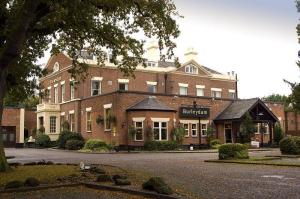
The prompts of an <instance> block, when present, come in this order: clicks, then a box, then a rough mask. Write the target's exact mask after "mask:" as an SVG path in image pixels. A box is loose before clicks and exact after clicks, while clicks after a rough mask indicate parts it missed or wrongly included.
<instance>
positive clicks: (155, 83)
mask: <svg viewBox="0 0 300 199" xmlns="http://www.w3.org/2000/svg"><path fill="white" fill-rule="evenodd" d="M146 83H147V85H153V86H156V85H157V82H150V81H146Z"/></svg>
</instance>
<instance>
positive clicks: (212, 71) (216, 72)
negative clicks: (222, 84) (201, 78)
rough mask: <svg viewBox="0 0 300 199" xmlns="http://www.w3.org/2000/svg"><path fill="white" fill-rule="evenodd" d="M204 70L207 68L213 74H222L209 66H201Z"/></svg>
mask: <svg viewBox="0 0 300 199" xmlns="http://www.w3.org/2000/svg"><path fill="white" fill-rule="evenodd" d="M202 67H203V68H204V69H205V70H207V71H208V72H210V73H213V74H218V75H222V73H220V72H218V71H215V70H213V69H211V68H207V67H206V66H202Z"/></svg>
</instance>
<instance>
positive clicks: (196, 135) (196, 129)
mask: <svg viewBox="0 0 300 199" xmlns="http://www.w3.org/2000/svg"><path fill="white" fill-rule="evenodd" d="M193 125H196V128H195V129H193ZM198 125H199V123H191V136H192V137H198ZM193 131H196V134H195V135H193Z"/></svg>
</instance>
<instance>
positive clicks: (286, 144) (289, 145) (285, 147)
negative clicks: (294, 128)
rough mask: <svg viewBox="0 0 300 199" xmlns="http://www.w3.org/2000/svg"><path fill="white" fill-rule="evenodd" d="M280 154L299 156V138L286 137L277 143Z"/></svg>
mask: <svg viewBox="0 0 300 199" xmlns="http://www.w3.org/2000/svg"><path fill="white" fill-rule="evenodd" d="M279 147H280V151H281V153H282V154H287V155H299V154H300V137H298V136H288V137H286V138H283V139H282V140H281V141H280V142H279Z"/></svg>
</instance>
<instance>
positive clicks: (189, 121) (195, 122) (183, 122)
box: [179, 120, 199, 124]
mask: <svg viewBox="0 0 300 199" xmlns="http://www.w3.org/2000/svg"><path fill="white" fill-rule="evenodd" d="M179 122H180V123H182V124H186V123H191V124H198V123H199V121H198V120H179Z"/></svg>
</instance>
